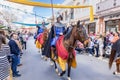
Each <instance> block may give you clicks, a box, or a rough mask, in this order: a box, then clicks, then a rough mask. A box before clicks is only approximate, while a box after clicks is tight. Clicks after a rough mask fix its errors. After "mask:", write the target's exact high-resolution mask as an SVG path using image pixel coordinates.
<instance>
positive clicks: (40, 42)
mask: <svg viewBox="0 0 120 80" xmlns="http://www.w3.org/2000/svg"><path fill="white" fill-rule="evenodd" d="M48 33H49V30H48V29H45V30H44V32H43V33H40V34H39V35H38V36H37V40H36V47H37V48H38V49H39V53H42V50H43V48H44V45H45V42H46V40H47V38H48Z"/></svg>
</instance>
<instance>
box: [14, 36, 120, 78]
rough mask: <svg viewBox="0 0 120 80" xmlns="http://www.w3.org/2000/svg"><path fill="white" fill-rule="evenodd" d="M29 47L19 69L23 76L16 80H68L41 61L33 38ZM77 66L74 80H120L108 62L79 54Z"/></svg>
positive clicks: (47, 62)
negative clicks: (109, 67)
mask: <svg viewBox="0 0 120 80" xmlns="http://www.w3.org/2000/svg"><path fill="white" fill-rule="evenodd" d="M27 47H28V48H27V50H26V51H25V52H24V55H23V57H22V61H21V62H22V64H23V66H21V67H19V68H18V69H19V71H20V73H21V74H22V76H21V77H19V78H16V79H14V80H66V79H65V77H66V75H65V76H64V78H60V77H58V76H57V74H56V73H55V70H54V68H53V67H52V66H51V65H50V62H49V61H44V60H42V59H41V57H40V53H38V50H37V49H36V47H35V45H34V40H33V39H32V38H31V39H30V40H28V43H27ZM77 64H78V65H77V68H76V69H72V73H71V78H72V80H120V76H118V75H117V76H115V75H113V74H112V72H113V71H114V70H115V66H113V68H112V70H109V69H108V61H107V60H99V59H97V58H95V57H90V56H86V55H79V54H77Z"/></svg>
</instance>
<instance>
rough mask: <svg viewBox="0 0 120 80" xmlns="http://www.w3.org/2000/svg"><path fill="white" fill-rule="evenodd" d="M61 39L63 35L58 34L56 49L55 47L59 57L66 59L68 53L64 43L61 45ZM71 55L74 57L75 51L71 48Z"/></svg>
mask: <svg viewBox="0 0 120 80" xmlns="http://www.w3.org/2000/svg"><path fill="white" fill-rule="evenodd" d="M63 39H64V36H60V37H59V38H58V40H57V42H56V49H57V54H58V56H59V57H61V58H62V59H63V60H66V59H68V56H69V54H70V53H68V51H67V50H66V49H65V47H64V45H63ZM72 53H73V55H74V57H75V55H76V53H75V50H73V52H72Z"/></svg>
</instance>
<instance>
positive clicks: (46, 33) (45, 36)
mask: <svg viewBox="0 0 120 80" xmlns="http://www.w3.org/2000/svg"><path fill="white" fill-rule="evenodd" d="M48 34H49V30H48V29H47V28H45V30H44V32H43V35H44V39H45V40H46V39H47V37H48Z"/></svg>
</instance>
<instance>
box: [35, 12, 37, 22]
mask: <svg viewBox="0 0 120 80" xmlns="http://www.w3.org/2000/svg"><path fill="white" fill-rule="evenodd" d="M35 23H36V24H37V17H36V12H35Z"/></svg>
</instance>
